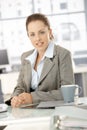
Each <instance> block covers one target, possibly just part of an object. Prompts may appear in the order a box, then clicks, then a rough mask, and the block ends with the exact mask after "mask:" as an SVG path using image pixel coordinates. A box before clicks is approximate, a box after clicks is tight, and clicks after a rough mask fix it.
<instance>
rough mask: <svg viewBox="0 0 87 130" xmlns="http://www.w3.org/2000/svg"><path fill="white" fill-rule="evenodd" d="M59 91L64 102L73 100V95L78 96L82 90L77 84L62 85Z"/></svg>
mask: <svg viewBox="0 0 87 130" xmlns="http://www.w3.org/2000/svg"><path fill="white" fill-rule="evenodd" d="M79 90H80V91H79ZM61 92H62V95H63V98H64V102H66V103H69V102H74V99H75V97H79V95H80V94H81V92H82V88H81V87H80V86H78V85H77V84H70V85H62V86H61Z"/></svg>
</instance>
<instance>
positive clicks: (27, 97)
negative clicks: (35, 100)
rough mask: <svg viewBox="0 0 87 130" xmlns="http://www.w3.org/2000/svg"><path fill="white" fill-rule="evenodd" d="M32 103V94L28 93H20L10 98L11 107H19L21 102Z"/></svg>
mask: <svg viewBox="0 0 87 130" xmlns="http://www.w3.org/2000/svg"><path fill="white" fill-rule="evenodd" d="M28 103H30V104H31V103H32V96H31V94H29V93H25V92H24V93H21V94H20V95H19V96H14V97H13V98H12V99H11V106H12V107H20V106H21V105H22V104H28Z"/></svg>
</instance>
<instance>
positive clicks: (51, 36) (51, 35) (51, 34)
mask: <svg viewBox="0 0 87 130" xmlns="http://www.w3.org/2000/svg"><path fill="white" fill-rule="evenodd" d="M53 38H54V36H53V32H52V29H50V39H51V40H52V39H53Z"/></svg>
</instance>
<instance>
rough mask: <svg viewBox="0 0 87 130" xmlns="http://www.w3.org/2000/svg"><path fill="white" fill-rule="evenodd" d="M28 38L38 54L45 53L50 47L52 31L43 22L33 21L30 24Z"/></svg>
mask: <svg viewBox="0 0 87 130" xmlns="http://www.w3.org/2000/svg"><path fill="white" fill-rule="evenodd" d="M28 36H29V38H30V41H31V43H32V45H33V46H34V47H35V48H36V49H37V50H38V52H45V50H46V48H47V47H48V44H49V41H50V36H51V30H49V29H48V26H46V25H45V24H44V23H43V22H42V21H40V20H37V21H32V22H31V23H29V24H28Z"/></svg>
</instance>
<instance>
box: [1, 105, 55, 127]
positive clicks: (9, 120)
mask: <svg viewBox="0 0 87 130" xmlns="http://www.w3.org/2000/svg"><path fill="white" fill-rule="evenodd" d="M54 110H55V109H34V108H32V109H30V108H27V109H26V108H25V109H23V108H11V107H8V111H7V112H6V113H3V116H2V118H1V117H0V125H1V126H2V125H8V127H7V128H5V129H6V130H8V129H9V130H15V129H17V130H29V129H30V130H35V129H37V130H44V129H46V130H49V129H50V119H51V115H52V114H53V112H54ZM0 116H1V113H0Z"/></svg>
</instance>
